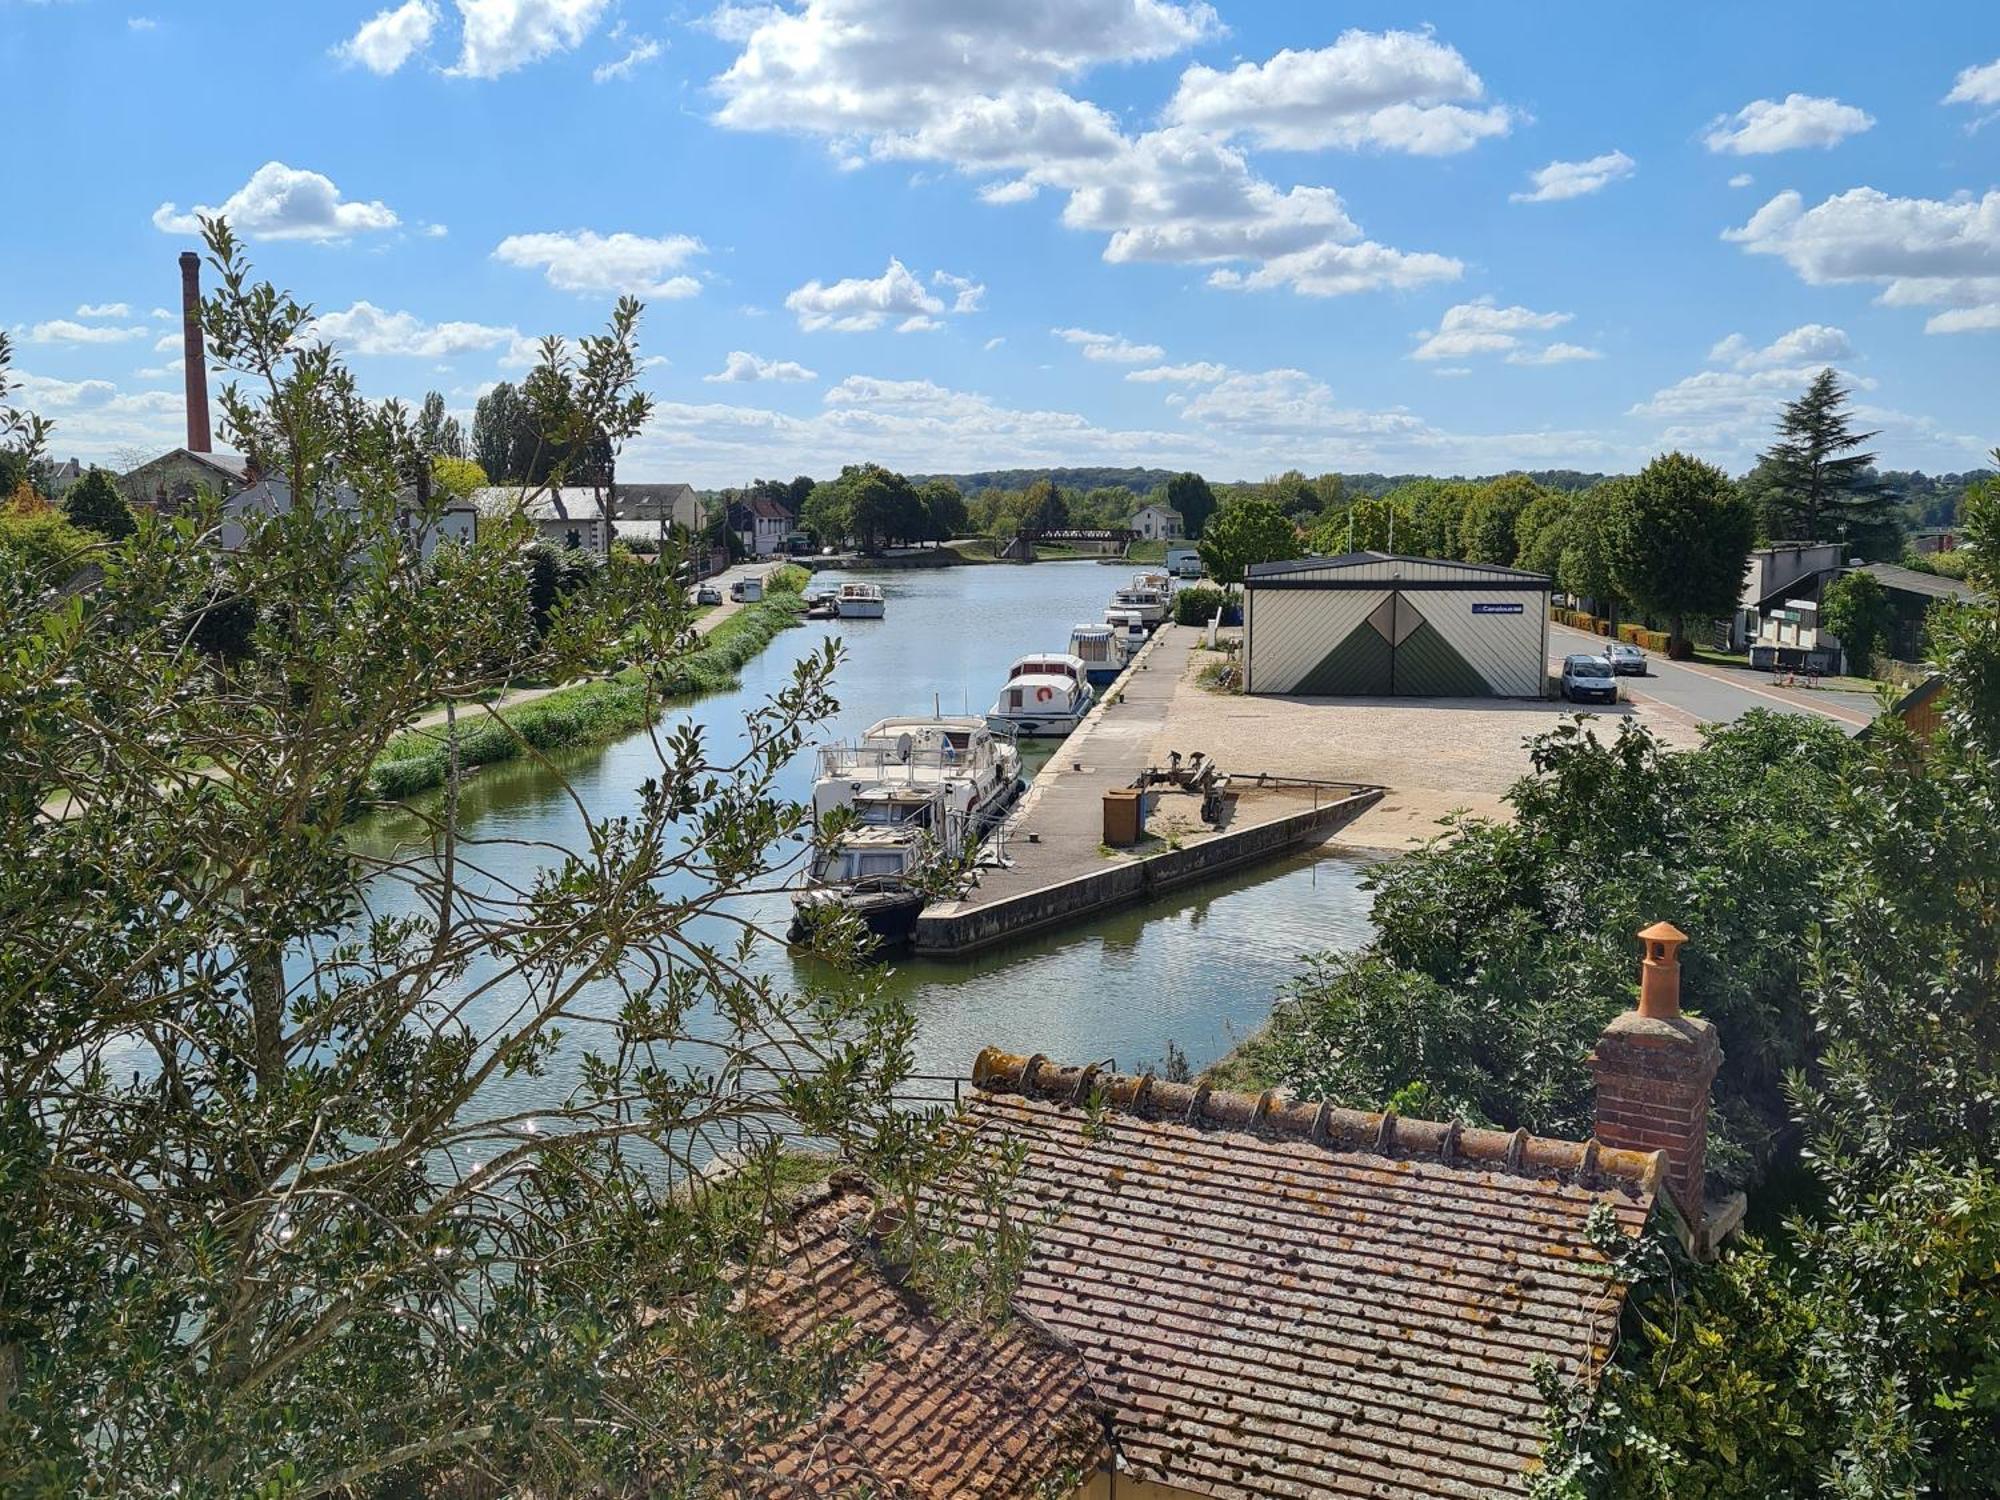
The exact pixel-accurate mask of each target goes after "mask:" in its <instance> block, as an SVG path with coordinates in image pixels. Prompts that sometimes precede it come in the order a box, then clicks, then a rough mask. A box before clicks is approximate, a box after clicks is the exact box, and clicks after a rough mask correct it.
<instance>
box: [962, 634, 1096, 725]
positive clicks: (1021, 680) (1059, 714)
mask: <svg viewBox="0 0 2000 1500" xmlns="http://www.w3.org/2000/svg"><path fill="white" fill-rule="evenodd" d="M1096 702H1097V689H1096V688H1094V687H1092V686H1091V685H1090V669H1089V667H1088V666H1087V665H1086V663H1085V662H1084V660H1083V658H1082V657H1080V656H1072V655H1070V654H1069V653H1068V652H1056V651H1051V652H1048V653H1046V654H1043V655H1033V656H1023V657H1021V658H1019V659H1018V660H1017V661H1016V662H1015V663H1014V665H1013V666H1012V667H1010V668H1008V670H1007V685H1006V686H1005V687H1003V688H1002V689H1001V690H1000V696H999V698H998V699H996V700H995V701H994V704H993V706H992V707H991V708H990V709H988V710H987V711H986V722H987V723H988V724H990V725H991V726H993V727H994V728H995V729H1011V730H1013V732H1014V733H1015V734H1017V735H1021V736H1023V737H1027V738H1034V739H1061V738H1062V737H1063V736H1064V735H1066V734H1068V733H1069V732H1070V731H1071V730H1072V729H1074V728H1076V726H1077V725H1078V724H1080V723H1082V722H1083V717H1084V715H1085V714H1087V713H1089V712H1090V710H1091V705H1093V704H1094V703H1096Z"/></svg>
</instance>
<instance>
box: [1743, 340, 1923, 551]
mask: <svg viewBox="0 0 2000 1500" xmlns="http://www.w3.org/2000/svg"><path fill="white" fill-rule="evenodd" d="M1847 398H1848V393H1847V391H1846V390H1845V389H1844V388H1843V387H1842V386H1841V385H1840V383H1839V382H1838V381H1837V380H1836V379H1835V377H1834V373H1833V371H1832V370H1831V369H1830V368H1829V369H1825V370H1821V371H1820V372H1819V374H1818V375H1816V376H1814V377H1813V383H1812V384H1811V385H1810V386H1808V387H1807V388H1806V393H1805V394H1804V395H1803V396H1801V397H1799V399H1798V400H1796V401H1792V402H1788V403H1787V404H1786V406H1785V410H1784V413H1783V414H1782V415H1781V416H1780V417H1779V418H1778V441H1777V442H1776V443H1773V444H1772V445H1771V447H1770V448H1769V450H1767V451H1766V452H1765V453H1764V454H1762V455H1761V457H1760V459H1759V468H1760V469H1761V470H1762V474H1761V476H1760V484H1761V486H1762V487H1763V489H1764V493H1765V494H1766V495H1767V497H1768V500H1767V503H1768V504H1769V505H1770V506H1771V507H1772V510H1773V512H1774V521H1775V522H1776V523H1777V524H1781V525H1782V526H1783V527H1785V528H1786V530H1787V532H1788V534H1790V535H1791V536H1792V537H1794V538H1795V539H1797V540H1799V541H1807V542H1818V541H1845V540H1848V539H1849V538H1850V537H1852V536H1854V535H1855V534H1856V533H1858V532H1861V531H1864V530H1866V529H1867V528H1868V526H1869V525H1870V523H1874V522H1879V521H1880V520H1881V519H1882V518H1883V517H1884V516H1886V514H1887V512H1888V510H1889V505H1890V499H1889V496H1888V494H1887V493H1886V492H1885V491H1883V489H1882V488H1881V486H1880V485H1878V484H1877V483H1876V482H1875V479H1874V476H1873V474H1872V473H1871V472H1870V469H1871V467H1872V465H1873V464H1874V462H1875V455H1874V454H1873V453H1864V452H1861V451H1859V450H1860V449H1861V447H1862V445H1863V444H1865V443H1866V442H1868V440H1869V439H1870V438H1873V437H1875V436H1876V434H1875V433H1872V432H1855V431H1854V430H1853V428H1852V426H1851V425H1850V423H1849V419H1848V414H1847V411H1846V407H1847Z"/></svg>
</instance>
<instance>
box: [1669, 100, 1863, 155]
mask: <svg viewBox="0 0 2000 1500" xmlns="http://www.w3.org/2000/svg"><path fill="white" fill-rule="evenodd" d="M1874 126H1875V117H1874V116H1873V115H1871V114H1869V113H1868V112H1867V111H1866V110H1861V109H1856V108H1855V107H1854V106H1853V105H1851V104H1842V103H1841V102H1840V101H1839V100H1838V99H1829V98H1818V97H1815V96H1813V95H1810V94H1787V95H1785V97H1784V98H1783V99H1782V100H1776V99H1753V100H1751V101H1750V102H1749V103H1748V104H1746V105H1744V106H1743V107H1742V108H1741V109H1739V110H1737V111H1736V113H1735V114H1733V115H1717V116H1716V117H1715V118H1714V119H1713V120H1711V121H1709V123H1708V134H1707V135H1706V136H1704V137H1703V138H1702V139H1703V141H1704V142H1705V143H1706V145H1707V146H1708V149H1709V150H1711V151H1717V152H1723V153H1726V154H1728V155H1732V156H1768V155H1769V154H1771V153H1772V152H1774V151H1797V150H1800V149H1802V148H1804V147H1807V146H1819V147H1822V148H1831V147H1834V146H1837V145H1839V144H1840V143H1841V142H1842V141H1844V140H1846V139H1847V138H1848V137H1849V136H1851V135H1860V134H1861V133H1862V132H1863V131H1864V130H1872V129H1873V128H1874Z"/></svg>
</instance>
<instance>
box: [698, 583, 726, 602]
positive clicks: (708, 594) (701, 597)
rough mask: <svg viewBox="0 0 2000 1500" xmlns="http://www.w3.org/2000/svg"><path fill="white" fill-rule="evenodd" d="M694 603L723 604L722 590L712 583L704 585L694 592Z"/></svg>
mask: <svg viewBox="0 0 2000 1500" xmlns="http://www.w3.org/2000/svg"><path fill="white" fill-rule="evenodd" d="M694 602H695V603H696V604H720V603H721V602H722V590H721V589H719V588H717V587H716V586H715V585H714V584H712V583H704V584H703V585H702V586H701V587H700V588H698V589H696V590H695V591H694Z"/></svg>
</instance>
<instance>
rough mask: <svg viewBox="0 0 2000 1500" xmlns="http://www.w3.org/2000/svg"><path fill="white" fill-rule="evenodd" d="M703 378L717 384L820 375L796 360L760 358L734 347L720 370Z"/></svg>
mask: <svg viewBox="0 0 2000 1500" xmlns="http://www.w3.org/2000/svg"><path fill="white" fill-rule="evenodd" d="M701 378H702V379H703V380H705V381H707V382H709V383H710V384H711V385H715V384H721V383H724V382H728V381H739V380H816V379H818V378H819V377H818V376H817V375H815V374H814V373H813V372H812V371H811V370H808V369H807V368H806V367H805V366H804V365H802V364H799V363H797V362H796V361H794V360H789V359H759V358H758V357H757V356H756V355H754V354H748V353H745V352H744V351H743V350H741V349H732V350H730V351H729V357H728V358H727V359H725V360H724V361H723V362H722V368H721V369H720V370H718V371H716V373H715V374H713V375H704V376H702V377H701Z"/></svg>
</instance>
